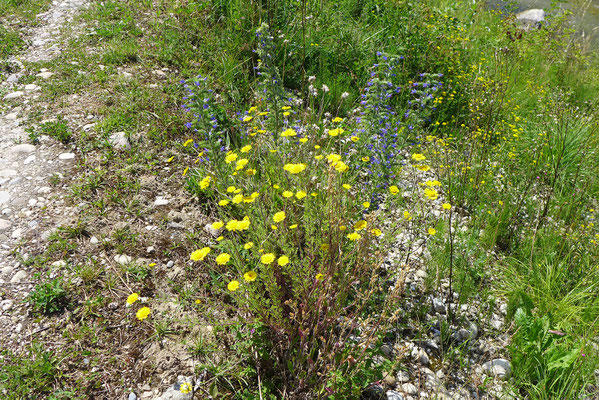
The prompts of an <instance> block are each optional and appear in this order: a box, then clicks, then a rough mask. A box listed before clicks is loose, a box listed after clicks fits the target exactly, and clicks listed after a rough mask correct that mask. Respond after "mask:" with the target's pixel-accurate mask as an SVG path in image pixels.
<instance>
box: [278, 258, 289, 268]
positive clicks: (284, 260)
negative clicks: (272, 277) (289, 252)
mask: <svg viewBox="0 0 599 400" xmlns="http://www.w3.org/2000/svg"><path fill="white" fill-rule="evenodd" d="M277 264H279V265H280V266H281V267H283V266H285V265H287V264H289V257H287V256H281V257H279V259H278V260H277Z"/></svg>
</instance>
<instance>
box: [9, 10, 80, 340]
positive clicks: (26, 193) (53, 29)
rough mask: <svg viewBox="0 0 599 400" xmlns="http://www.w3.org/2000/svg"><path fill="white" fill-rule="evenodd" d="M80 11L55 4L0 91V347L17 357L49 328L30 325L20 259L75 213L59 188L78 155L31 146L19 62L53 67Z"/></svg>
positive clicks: (46, 75) (28, 286) (34, 93)
mask: <svg viewBox="0 0 599 400" xmlns="http://www.w3.org/2000/svg"><path fill="white" fill-rule="evenodd" d="M85 5H86V1H85V0H66V1H54V2H53V4H52V6H51V7H50V9H49V10H48V11H46V12H44V13H42V14H40V15H39V16H38V20H39V21H40V25H38V26H37V27H35V28H33V29H31V30H30V31H29V32H28V40H29V43H31V45H30V47H29V48H28V49H27V50H26V51H25V52H24V54H22V55H20V56H19V57H18V58H13V59H11V60H9V62H11V63H12V64H15V65H17V66H18V68H19V69H20V71H19V72H17V73H15V74H12V75H10V76H9V77H8V78H7V80H6V81H4V82H1V83H0V90H1V92H2V93H7V94H5V95H4V96H3V98H2V106H1V107H0V110H3V109H4V110H5V111H4V112H3V113H2V114H0V347H2V348H12V349H14V350H15V351H18V350H19V349H22V348H23V347H24V346H23V345H25V344H27V343H29V342H30V341H31V340H32V339H33V338H35V336H36V335H38V334H39V333H41V332H43V331H44V330H45V329H46V328H47V327H44V326H41V325H40V324H38V323H36V322H34V321H33V320H32V319H30V318H28V316H29V314H30V313H29V312H28V307H27V306H26V305H25V304H24V303H23V302H22V300H23V299H24V298H25V297H26V296H27V294H28V293H29V292H30V291H31V290H32V289H33V288H34V286H35V284H36V282H38V281H39V277H36V276H34V275H33V273H32V271H31V269H30V268H28V267H26V266H25V265H24V259H26V258H27V257H28V253H29V252H30V251H31V250H33V249H35V248H36V247H39V246H41V245H43V243H44V241H45V240H46V239H47V238H48V236H49V235H50V234H51V232H52V231H53V230H54V229H55V228H56V227H57V226H60V225H61V224H62V223H63V222H64V221H65V220H68V219H69V218H70V217H71V216H73V215H75V214H76V212H77V210H76V209H74V208H72V207H67V206H66V205H65V200H64V195H65V190H64V189H66V186H65V187H61V185H57V182H60V180H61V179H60V178H61V177H62V176H63V174H67V173H68V171H69V170H70V169H71V167H72V165H74V160H75V154H74V153H70V152H68V151H67V150H66V149H65V148H64V147H63V146H62V145H60V144H58V143H56V142H55V141H54V140H51V139H48V138H45V139H44V138H42V139H41V142H40V143H39V144H37V145H33V144H30V143H28V142H29V140H28V134H27V132H26V131H25V129H24V125H25V124H26V121H27V118H28V115H29V114H30V113H31V112H32V111H36V109H35V108H34V106H33V105H32V100H33V99H36V98H37V97H38V96H39V95H38V91H39V90H40V86H38V84H34V83H31V84H27V85H23V84H19V79H20V77H21V76H23V75H24V74H25V72H26V70H25V66H24V65H23V62H36V61H44V60H50V59H52V58H53V57H55V56H56V55H58V54H59V53H60V51H61V47H60V46H61V44H60V43H61V42H60V40H59V39H60V33H61V28H62V27H63V26H67V25H68V24H69V22H71V21H72V20H73V17H74V16H75V14H76V13H77V12H78V11H79V10H80V9H81V8H82V7H84V6H85ZM52 75H53V73H52V72H51V71H46V70H42V71H37V76H38V79H37V80H36V82H38V83H39V84H40V85H43V82H44V81H45V80H46V79H50V78H51V76H52ZM35 107H39V106H37V105H36V106H35ZM0 112H1V111H0ZM18 247H20V249H19V252H14V249H15V248H18ZM16 253H21V254H22V255H23V258H21V257H19V256H18V255H17V254H16Z"/></svg>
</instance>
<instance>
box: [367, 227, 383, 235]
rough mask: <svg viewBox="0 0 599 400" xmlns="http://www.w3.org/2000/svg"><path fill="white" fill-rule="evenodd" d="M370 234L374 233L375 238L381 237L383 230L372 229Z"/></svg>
mask: <svg viewBox="0 0 599 400" xmlns="http://www.w3.org/2000/svg"><path fill="white" fill-rule="evenodd" d="M370 233H372V234H373V235H374V236H381V235H382V234H383V232H381V230H380V229H377V228H373V229H371V230H370Z"/></svg>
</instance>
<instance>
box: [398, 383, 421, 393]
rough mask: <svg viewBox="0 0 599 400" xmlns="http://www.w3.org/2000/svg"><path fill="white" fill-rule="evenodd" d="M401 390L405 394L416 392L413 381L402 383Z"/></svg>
mask: <svg viewBox="0 0 599 400" xmlns="http://www.w3.org/2000/svg"><path fill="white" fill-rule="evenodd" d="M401 390H403V391H404V392H405V393H406V394H418V388H417V387H416V385H414V384H413V383H404V384H402V385H401Z"/></svg>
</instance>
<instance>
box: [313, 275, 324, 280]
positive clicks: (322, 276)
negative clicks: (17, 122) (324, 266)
mask: <svg viewBox="0 0 599 400" xmlns="http://www.w3.org/2000/svg"><path fill="white" fill-rule="evenodd" d="M314 279H316V280H317V281H321V280H323V279H324V275H323V274H316V276H315V277H314Z"/></svg>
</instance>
